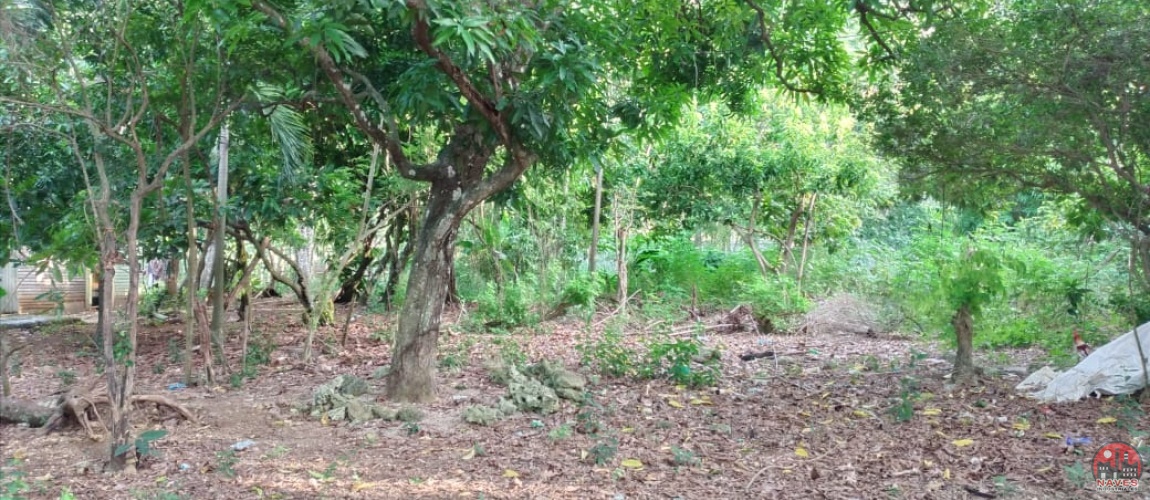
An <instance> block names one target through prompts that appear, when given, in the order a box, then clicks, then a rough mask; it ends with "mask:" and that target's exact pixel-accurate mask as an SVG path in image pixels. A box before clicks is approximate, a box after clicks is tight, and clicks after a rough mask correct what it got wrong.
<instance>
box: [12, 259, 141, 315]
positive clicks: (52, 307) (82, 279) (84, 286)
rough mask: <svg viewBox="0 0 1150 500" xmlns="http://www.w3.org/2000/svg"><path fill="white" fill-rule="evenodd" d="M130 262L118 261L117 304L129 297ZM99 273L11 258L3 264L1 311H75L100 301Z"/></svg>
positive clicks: (20, 312)
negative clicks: (54, 269)
mask: <svg viewBox="0 0 1150 500" xmlns="http://www.w3.org/2000/svg"><path fill="white" fill-rule="evenodd" d="M128 274H129V273H128V266H127V265H122V264H121V265H117V266H116V276H115V286H114V288H113V297H114V298H115V301H116V303H117V304H122V303H124V302H125V301H127V299H128V284H129V283H128ZM99 286H100V283H99V275H97V274H94V273H91V272H88V271H86V270H84V271H81V272H79V273H75V272H71V273H70V272H67V271H65V270H63V269H60V270H59V272H54V271H52V270H49V269H48V268H47V266H42V265H38V264H34V263H29V262H10V263H8V264H7V265H5V266H4V267H3V268H0V288H3V289H4V291H5V292H6V293H5V295H4V296H3V297H0V314H52V313H56V312H62V313H65V314H73V313H78V312H83V311H86V310H88V309H89V308H91V307H93V306H94V305H96V302H95V300H96V297H97V292H98V290H99Z"/></svg>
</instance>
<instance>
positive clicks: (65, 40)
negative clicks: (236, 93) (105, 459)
mask: <svg viewBox="0 0 1150 500" xmlns="http://www.w3.org/2000/svg"><path fill="white" fill-rule="evenodd" d="M45 8H46V9H47V10H43V14H44V15H45V16H46V18H47V19H48V20H49V21H50V25H51V29H45V30H43V31H37V32H29V31H26V30H2V31H0V36H2V38H0V40H2V42H3V45H2V46H0V49H3V50H0V53H2V54H3V56H4V57H5V61H6V64H5V65H4V66H5V67H6V70H5V72H6V73H7V74H6V76H9V77H10V78H12V79H14V80H15V81H18V82H20V85H17V86H14V88H10V89H5V92H4V93H3V94H0V104H3V105H4V106H5V107H6V108H10V109H17V110H20V113H14V114H13V115H14V116H29V115H33V116H35V115H39V116H43V117H45V119H44V120H43V121H36V122H24V123H22V124H21V125H24V126H27V127H29V128H30V129H32V130H35V131H36V132H37V133H38V134H41V135H43V136H47V137H54V138H56V139H57V140H58V141H60V142H61V143H62V144H64V146H63V147H64V148H65V149H66V150H67V151H68V153H69V154H70V155H71V157H72V160H73V161H74V163H72V164H71V165H70V168H71V169H74V171H76V172H79V173H80V176H81V177H82V179H83V185H84V189H83V190H82V191H79V192H71V193H63V195H66V196H73V197H74V198H73V200H74V203H75V204H76V205H78V206H80V207H83V208H82V210H84V211H88V212H87V215H88V216H89V217H90V220H91V221H92V222H91V224H92V228H91V229H92V232H91V233H90V234H94V235H95V237H94V239H95V243H96V245H95V246H96V247H97V248H98V249H99V271H100V280H101V285H100V310H99V311H100V312H99V327H98V328H99V332H98V333H99V337H100V338H101V339H102V342H103V354H104V362H105V365H104V366H105V372H106V374H107V390H108V400H109V402H110V406H111V416H110V418H109V419H108V421H107V423H108V425H109V430H110V432H111V438H110V439H109V446H110V447H109V451H110V453H109V455H110V458H111V460H110V462H109V466H110V468H111V469H114V470H116V469H121V468H124V467H126V466H127V465H128V464H129V458H131V457H132V450H131V448H130V446H129V447H127V448H125V445H127V444H128V443H130V442H131V441H130V436H129V433H130V430H131V427H130V425H129V421H128V417H129V413H130V410H131V400H132V393H133V391H134V383H135V365H136V349H135V347H136V336H137V332H138V325H137V321H136V319H137V315H138V309H139V275H140V251H139V250H140V248H139V240H138V236H139V233H140V227H141V222H142V217H143V214H144V213H145V200H147V199H148V198H149V197H150V196H152V195H154V194H155V193H156V192H157V191H158V190H160V188H161V187H162V186H163V184H164V179H165V176H166V175H167V172H168V171H169V170H170V168H171V167H172V166H173V165H174V164H176V163H177V162H178V161H179V160H180V159H181V158H182V157H183V156H184V153H186V152H188V151H189V150H191V149H192V148H193V147H195V146H196V145H197V144H198V143H199V142H200V141H201V140H202V139H203V138H204V137H205V136H206V135H207V134H208V132H209V131H211V130H213V129H214V128H215V127H216V125H218V124H219V123H220V121H221V120H222V119H223V118H224V117H225V116H227V114H228V113H230V112H231V111H232V110H234V109H235V108H236V107H238V103H239V101H238V100H232V99H230V97H231V96H230V90H229V89H228V88H227V87H226V86H224V85H222V84H221V85H217V86H215V87H214V88H213V90H212V91H204V90H203V89H200V90H198V92H197V93H198V97H199V98H200V101H199V103H200V105H201V106H204V107H203V108H198V109H191V108H180V107H178V106H168V105H167V104H170V103H168V102H166V101H165V99H163V98H162V96H163V95H164V93H165V91H166V90H171V89H173V88H182V89H183V90H184V91H185V92H191V91H192V89H191V88H190V86H183V87H179V86H175V85H171V84H172V83H173V82H172V81H169V80H167V79H166V78H167V76H168V75H181V74H182V75H183V76H184V77H186V78H191V75H190V74H188V73H183V72H181V71H180V69H181V68H182V66H181V65H180V64H179V61H177V60H175V58H174V57H173V58H169V57H168V56H169V55H170V54H171V53H170V52H168V51H167V50H164V49H166V48H167V47H168V46H170V44H171V39H173V38H176V39H181V40H184V43H196V42H197V40H195V38H194V37H192V38H181V37H173V36H172V35H173V34H174V33H176V32H178V27H181V26H186V24H184V23H190V24H195V23H196V21H197V18H196V17H195V16H189V17H184V16H183V14H184V13H183V12H178V11H174V10H171V8H170V6H169V5H167V4H133V5H125V4H120V3H105V4H99V5H95V6H91V5H72V4H65V5H58V6H56V5H53V6H50V7H45ZM5 12H6V11H3V10H0V15H4V13H5ZM161 20H169V22H167V23H161V22H160V21H161ZM8 25H9V23H8V22H6V21H0V26H8ZM222 59H224V58H223V55H222V54H219V53H217V58H215V59H211V58H209V59H207V60H208V61H209V62H208V63H207V64H212V65H215V66H214V67H215V68H216V69H218V68H221V67H222V66H223V61H222ZM157 68H164V69H165V70H166V71H156V69H157ZM217 75H218V72H217ZM176 94H177V95H178V92H176ZM184 102H193V101H190V100H185V101H184ZM29 111H31V113H29ZM196 112H199V115H198V118H195V119H192V120H190V123H191V129H190V130H191V134H190V135H189V136H187V137H186V138H181V139H176V140H172V141H171V142H168V141H166V140H165V139H170V138H172V136H176V134H175V133H174V131H173V130H171V129H168V130H165V129H164V127H163V126H162V125H161V124H163V123H168V124H174V123H176V122H177V120H175V119H172V116H171V114H176V113H192V114H193V116H196V115H195V113H196ZM125 207H126V210H124V208H125ZM89 210H90V211H89ZM124 261H126V262H127V264H128V268H129V273H130V276H129V288H128V298H127V302H126V303H125V304H123V305H122V310H123V313H124V318H125V320H126V324H125V325H124V326H123V327H122V328H117V327H116V324H115V319H116V317H115V315H114V312H115V311H116V310H118V309H121V307H119V306H120V305H118V304H113V300H112V299H113V297H112V283H113V281H112V280H113V277H114V275H115V272H116V265H117V264H118V263H121V262H124ZM124 450H127V451H126V452H125V451H124Z"/></svg>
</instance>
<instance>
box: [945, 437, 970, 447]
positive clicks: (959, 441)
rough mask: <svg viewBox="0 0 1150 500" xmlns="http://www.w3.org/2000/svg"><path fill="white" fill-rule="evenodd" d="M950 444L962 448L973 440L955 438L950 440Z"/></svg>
mask: <svg viewBox="0 0 1150 500" xmlns="http://www.w3.org/2000/svg"><path fill="white" fill-rule="evenodd" d="M950 444H953V445H955V446H957V447H959V448H962V447H965V446H970V445H972V444H974V440H973V439H955V440H954V441H951V442H950Z"/></svg>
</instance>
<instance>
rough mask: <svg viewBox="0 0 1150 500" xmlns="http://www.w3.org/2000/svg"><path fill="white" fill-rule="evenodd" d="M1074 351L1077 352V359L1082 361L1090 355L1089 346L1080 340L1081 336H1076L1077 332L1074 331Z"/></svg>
mask: <svg viewBox="0 0 1150 500" xmlns="http://www.w3.org/2000/svg"><path fill="white" fill-rule="evenodd" d="M1074 350H1075V351H1077V352H1078V359H1083V358H1085V357H1086V356H1089V355H1090V344H1087V343H1086V341H1084V340H1082V336H1081V335H1079V334H1078V330H1077V329H1075V330H1074Z"/></svg>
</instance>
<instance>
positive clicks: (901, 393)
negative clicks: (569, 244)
mask: <svg viewBox="0 0 1150 500" xmlns="http://www.w3.org/2000/svg"><path fill="white" fill-rule="evenodd" d="M339 317H340V319H341V321H342V314H340V315H339ZM391 321H392V320H391V318H388V317H384V316H373V315H366V316H362V317H359V318H357V319H356V320H355V321H354V322H353V324H352V326H351V329H350V335H349V340H348V344H347V346H346V348H339V347H338V346H336V348H335V349H333V350H330V351H329V352H327V353H326V354H323V355H321V356H319V358H318V360H316V361H315V362H314V363H312V364H311V365H309V366H302V365H300V364H299V362H298V358H299V355H298V353H299V348H298V347H297V346H299V345H300V344H301V342H300V340H301V339H302V337H303V335H304V332H303V328H302V326H301V325H300V324H299V320H298V314H296V311H294V310H291V309H290V308H289V307H286V306H284V305H283V304H279V305H277V304H264V306H263V307H262V309H261V313H260V315H259V316H258V318H257V321H256V331H257V335H266V336H267V337H266V338H269V339H273V340H274V343H275V344H276V345H279V346H283V347H280V348H279V349H277V350H276V351H275V352H274V353H273V354H272V363H270V364H268V365H266V366H260V367H259V374H258V376H257V377H256V378H254V379H251V380H248V381H246V382H244V383H243V384H242V386H240V387H238V388H237V387H233V386H232V385H231V384H229V383H228V381H226V380H225V381H223V382H222V383H221V384H220V385H218V386H215V387H191V388H186V389H180V390H168V389H167V386H168V384H170V383H172V382H176V381H179V379H180V363H179V362H178V360H177V359H176V358H175V356H176V353H177V352H178V351H179V348H180V346H182V345H183V344H182V343H183V333H182V326H183V325H182V324H180V323H170V324H164V325H159V326H149V327H147V328H145V329H144V332H145V333H144V334H143V335H142V337H141V346H140V363H139V383H138V386H137V393H143V394H148V393H150V394H164V395H166V396H168V397H170V398H172V399H175V400H177V401H178V402H180V403H182V404H184V405H186V406H187V407H189V408H191V409H192V410H193V411H194V412H195V413H196V414H197V415H198V416H199V422H197V423H190V422H184V421H181V420H179V419H177V418H175V417H174V416H173V415H168V414H158V413H156V411H155V410H151V409H146V408H145V409H144V411H141V412H138V415H137V418H136V419H135V423H136V426H137V434H138V433H140V432H143V431H145V430H148V429H166V430H168V431H169V434H168V436H166V437H165V438H163V439H161V440H158V441H156V442H155V443H154V444H153V446H154V447H155V448H157V449H158V451H159V457H157V458H147V459H145V460H144V461H143V462H142V463H141V465H140V469H139V471H138V472H136V473H134V474H131V475H126V474H119V475H111V474H105V473H103V472H101V471H100V470H101V463H102V460H103V457H105V456H106V454H107V453H108V448H107V447H108V445H107V444H106V443H104V442H94V441H91V440H90V439H89V438H88V437H87V436H86V435H85V434H84V432H83V431H82V430H80V429H78V428H72V429H65V430H63V431H58V432H54V433H52V434H49V435H42V433H41V432H40V431H39V430H38V429H29V428H26V427H20V426H13V425H3V426H0V455H2V458H3V460H4V465H5V468H4V471H5V476H4V477H5V480H8V481H11V479H12V478H13V477H19V478H21V480H22V481H24V482H25V483H26V484H27V485H28V490H27V491H26V492H25V493H24V495H26V496H28V497H30V498H57V497H58V496H59V493H60V491H61V490H62V489H64V488H67V489H70V490H71V491H72V492H73V493H74V494H75V497H76V498H82V499H88V498H95V499H98V498H116V499H120V498H140V499H146V498H157V499H161V498H164V499H166V498H213V499H214V498H235V499H239V498H281V499H287V498H292V499H295V498H299V499H313V498H331V499H336V498H573V499H575V498H578V499H584V498H604V499H637V498H700V499H702V498H708V499H709V498H1092V497H1099V498H1102V497H1113V496H1114V494H1113V493H1111V494H1102V493H1098V492H1095V491H1093V490H1092V489H1090V488H1091V486H1085V487H1084V486H1082V485H1081V483H1078V484H1076V481H1082V480H1089V481H1090V482H1091V483H1092V481H1093V477H1092V476H1091V475H1090V473H1089V467H1090V462H1091V458H1092V457H1093V454H1094V452H1095V450H1096V449H1097V448H1098V446H1099V443H1105V442H1108V441H1112V440H1118V441H1124V442H1134V441H1135V440H1136V439H1138V437H1137V434H1138V431H1137V430H1138V429H1147V428H1150V427H1148V425H1147V424H1148V423H1150V422H1148V420H1147V418H1146V416H1145V410H1146V409H1147V408H1146V407H1144V406H1143V407H1139V406H1138V405H1137V404H1136V403H1131V402H1129V401H1120V400H1115V399H1091V400H1087V401H1082V402H1078V403H1075V404H1068V405H1044V404H1039V403H1036V402H1034V401H1030V400H1026V399H1021V398H1018V397H1016V396H1014V395H1013V391H1012V388H1013V386H1014V385H1015V384H1017V383H1018V382H1019V381H1020V380H1021V378H1020V377H1019V376H1018V375H1013V374H1009V373H1006V372H1003V371H1001V370H999V371H997V373H994V372H996V371H995V370H991V371H992V374H991V375H989V376H987V377H984V378H983V379H982V380H981V383H980V385H975V386H956V385H954V384H952V383H950V381H949V380H948V379H947V378H946V377H945V375H946V374H947V373H948V372H949V370H950V363H949V362H947V361H946V360H945V354H944V353H943V352H942V351H943V349H941V348H940V347H938V346H936V345H932V344H929V343H925V342H921V341H917V340H911V339H908V338H902V337H895V336H884V335H878V336H877V337H870V336H866V335H861V334H844V333H837V334H836V333H815V334H809V335H791V336H779V335H775V336H760V335H757V334H752V333H731V334H713V335H709V336H707V337H706V338H705V340H704V341H705V343H707V344H708V345H711V346H715V347H720V348H722V353H723V354H722V372H723V376H722V380H721V383H720V385H719V387H717V388H704V389H691V388H685V387H677V386H674V385H672V384H669V383H666V382H661V381H641V380H634V379H626V380H610V379H603V380H598V381H597V383H595V384H594V385H593V386H592V387H591V396H592V399H593V401H594V404H590V405H586V406H583V407H580V406H579V405H575V404H572V403H570V402H564V407H563V409H562V410H561V411H559V412H557V413H554V414H551V415H546V416H542V415H536V414H518V415H516V416H513V417H510V418H508V419H506V420H503V421H500V422H498V423H497V424H495V425H493V426H491V427H480V426H476V425H471V424H468V423H465V422H464V421H463V420H462V418H461V413H462V411H463V410H464V408H466V407H467V406H469V405H472V404H476V403H486V404H490V403H492V402H494V401H495V400H496V399H498V397H499V396H500V395H502V394H504V393H505V391H506V390H505V389H504V388H503V387H500V386H497V385H495V384H494V383H492V382H491V381H490V380H489V379H488V376H487V372H486V370H485V368H484V364H485V361H486V360H488V359H490V358H491V357H493V356H496V355H497V354H498V353H499V352H500V350H506V349H508V346H509V345H511V344H510V343H511V341H515V342H516V343H518V345H519V346H520V349H521V350H522V352H523V353H524V354H526V355H527V356H528V357H529V358H530V359H531V360H533V361H537V360H541V359H558V360H562V361H563V362H564V363H565V364H566V365H567V366H569V367H576V366H578V363H579V354H578V353H577V351H576V349H575V346H576V345H577V344H579V343H580V342H584V341H585V339H586V337H587V336H588V334H587V333H585V331H586V324H587V323H585V322H583V321H580V320H576V319H571V318H568V319H565V320H561V321H558V322H549V323H545V324H542V325H539V326H537V327H534V328H531V329H525V330H522V331H519V332H517V333H514V334H510V335H484V334H465V333H458V331H459V330H461V328H460V327H458V326H449V327H448V328H446V329H445V333H444V336H443V338H442V340H441V346H442V347H441V352H443V353H446V354H450V353H455V354H454V355H455V356H457V358H458V359H457V361H460V362H459V363H452V364H460V365H462V366H461V367H459V368H455V369H444V370H443V371H441V374H440V386H439V387H440V390H439V397H438V400H437V402H436V403H435V404H432V405H427V406H424V407H421V410H422V412H423V414H424V418H423V419H422V420H421V421H420V422H418V424H415V425H411V424H403V423H401V422H391V421H388V422H384V421H372V422H369V423H367V424H364V425H348V424H344V423H339V424H334V425H332V424H329V423H325V422H322V421H319V420H316V419H312V418H309V417H307V416H306V415H305V414H302V413H299V412H293V411H292V410H293V408H296V407H298V406H299V405H300V404H301V403H302V402H304V401H305V400H307V399H308V398H309V395H310V394H311V391H312V389H313V388H314V387H315V386H317V385H319V384H321V383H324V382H327V381H329V380H331V379H332V378H333V377H334V376H335V375H338V374H347V373H350V374H355V375H357V376H360V377H364V378H368V377H369V376H370V375H371V374H372V372H373V371H374V370H375V369H376V368H377V367H379V366H380V365H383V364H385V363H387V362H388V361H389V356H390V348H389V346H388V344H387V342H386V340H382V339H381V338H382V337H383V336H380V335H375V334H377V332H386V331H388V330H389V329H392V328H394V326H393V325H392V324H391ZM592 323H593V324H599V325H600V326H598V327H597V328H601V327H602V326H601V325H602V324H604V323H605V322H604V321H601V320H600V319H596V320H594V321H593V322H592ZM229 328H235V329H237V330H238V325H236V324H232V325H230V326H229ZM10 333H13V334H14V335H16V336H18V337H19V336H23V338H29V336H31V335H37V336H39V338H38V340H37V342H38V344H37V348H35V349H29V350H26V351H24V352H22V353H21V357H20V358H19V365H20V370H19V372H20V373H19V376H17V377H15V378H14V379H13V396H16V397H20V398H30V399H38V400H47V399H51V395H52V394H53V393H55V392H58V391H59V390H61V384H62V383H63V382H65V381H68V379H71V378H73V377H74V379H75V380H76V382H75V383H77V384H79V383H84V382H85V381H88V380H91V379H93V378H96V377H98V374H97V371H96V364H95V360H96V358H95V357H94V356H93V355H92V354H91V353H92V352H93V350H92V348H91V341H90V340H89V339H88V338H87V337H86V336H87V335H88V331H87V327H84V326H70V327H66V328H55V329H41V330H40V331H38V332H27V331H24V332H21V331H19V330H16V331H14V332H10ZM322 333H323V334H325V335H328V336H329V338H333V339H334V338H337V335H338V334H337V333H335V332H334V330H328V331H325V332H322ZM237 337H238V336H233V337H232V340H231V342H230V343H229V346H228V350H229V352H238V350H239V348H238V345H239V344H238V339H237ZM627 340H628V341H634V342H639V341H640V340H641V338H640V335H639V334H630V335H628V337H627ZM331 342H332V344H335V342H334V340H333V341H331ZM763 350H772V351H774V352H776V353H778V362H777V364H776V362H775V360H774V359H772V358H770V357H766V358H762V359H756V360H753V361H742V360H741V359H740V358H739V355H740V354H743V353H747V352H751V351H763ZM1035 356H1036V353H1035V352H1033V351H1012V352H1008V353H1003V352H997V353H993V354H992V355H990V356H989V357H988V356H983V357H982V359H980V362H981V364H982V365H983V366H988V367H994V366H998V367H1004V366H1013V367H1018V366H1021V367H1022V368H1030V367H1028V366H1027V365H1028V363H1029V362H1030V360H1032V359H1034V358H1035ZM232 364H233V366H235V365H236V360H233V362H232ZM1010 371H1022V370H1018V369H1014V370H1010ZM371 382H372V384H373V386H375V387H381V386H382V381H380V380H371ZM378 398H379V400H380V401H382V402H386V399H385V398H383V396H379V397H378ZM899 408H902V412H901V414H900V412H899ZM1106 417H1112V418H1106ZM589 420H591V421H593V423H594V424H597V425H598V426H599V427H601V428H602V430H601V431H600V432H599V433H598V435H592V434H584V433H580V432H578V431H574V432H569V433H568V432H565V431H564V430H563V429H560V428H561V426H564V425H566V426H570V427H580V425H581V424H585V423H586V422H587V421H589ZM557 429H559V430H557ZM1067 436H1089V437H1091V438H1092V439H1093V443H1094V444H1092V445H1088V446H1084V447H1082V448H1079V449H1074V450H1069V451H1068V450H1067V449H1066V446H1065V441H1064V439H1065V437H1067ZM241 440H251V441H253V442H254V445H253V446H251V447H250V448H248V449H246V450H243V451H239V452H230V451H228V450H230V447H231V446H232V445H233V444H235V443H237V442H239V441H241ZM596 445H610V446H600V447H599V448H598V449H594V448H595V447H596ZM611 446H614V447H615V448H616V449H615V453H614V454H613V455H611V456H609V457H607V459H606V460H604V461H603V463H602V464H596V463H595V461H594V460H593V458H594V457H595V456H596V455H603V454H606V453H607V452H608V451H610V448H611ZM1076 464H1084V465H1085V467H1084V468H1082V469H1081V470H1079V471H1078V472H1077V473H1076V472H1074V470H1076V469H1073V468H1074V467H1076ZM1067 468H1072V469H1071V472H1067ZM14 473H16V474H18V476H14V475H13V474H14ZM1083 473H1085V476H1083V475H1082V474H1083ZM1144 478H1145V476H1144ZM1144 480H1145V479H1144ZM1146 491H1147V490H1146V489H1145V487H1144V489H1143V491H1142V492H1141V493H1143V494H1144V493H1145V492H1146ZM0 495H2V493H0Z"/></svg>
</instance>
